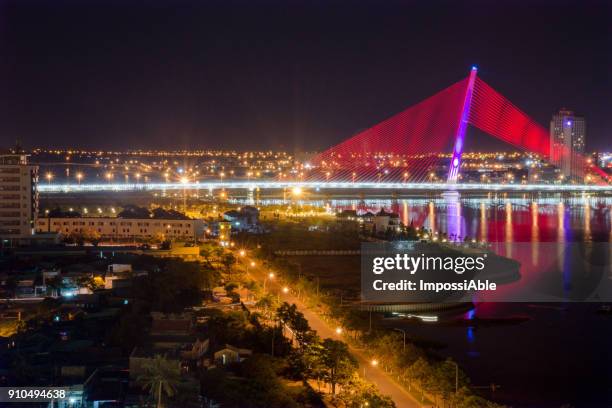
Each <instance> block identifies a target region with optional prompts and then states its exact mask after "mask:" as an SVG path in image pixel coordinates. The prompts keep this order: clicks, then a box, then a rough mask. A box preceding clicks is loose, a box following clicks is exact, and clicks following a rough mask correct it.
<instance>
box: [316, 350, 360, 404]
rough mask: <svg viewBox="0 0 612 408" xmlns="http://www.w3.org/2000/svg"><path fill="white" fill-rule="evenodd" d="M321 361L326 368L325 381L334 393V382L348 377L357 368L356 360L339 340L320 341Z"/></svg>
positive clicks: (345, 379) (336, 382)
mask: <svg viewBox="0 0 612 408" xmlns="http://www.w3.org/2000/svg"><path fill="white" fill-rule="evenodd" d="M322 346H323V353H322V355H321V363H322V364H323V366H324V367H325V369H326V373H325V379H326V382H328V383H329V384H331V387H332V394H334V395H335V394H336V384H338V383H342V382H345V381H347V380H348V379H350V378H351V377H352V375H353V373H354V372H355V369H356V368H357V361H356V360H355V358H354V357H353V356H352V355H351V354H350V353H349V349H348V346H347V345H346V343H343V342H341V341H339V340H333V339H325V340H323V343H322Z"/></svg>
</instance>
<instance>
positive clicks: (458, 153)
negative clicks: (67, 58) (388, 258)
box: [39, 67, 612, 192]
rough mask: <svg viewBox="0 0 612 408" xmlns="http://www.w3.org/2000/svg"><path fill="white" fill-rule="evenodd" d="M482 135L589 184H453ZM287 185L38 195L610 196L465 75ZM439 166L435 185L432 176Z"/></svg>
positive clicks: (94, 187) (600, 178)
mask: <svg viewBox="0 0 612 408" xmlns="http://www.w3.org/2000/svg"><path fill="white" fill-rule="evenodd" d="M468 126H473V127H475V128H477V129H479V130H481V131H482V132H484V133H486V134H488V135H490V136H492V137H493V138H496V139H498V140H501V141H502V142H504V143H506V144H508V145H511V146H513V147H514V148H515V149H518V150H521V151H524V152H529V153H532V154H534V155H535V156H537V157H538V158H539V159H541V160H544V161H549V162H552V163H558V162H560V161H561V160H563V159H564V158H566V157H569V156H570V155H571V159H572V160H574V161H576V162H578V163H579V165H578V166H576V167H577V168H579V169H582V172H581V173H580V174H577V175H575V176H577V178H578V179H583V178H584V175H585V172H586V171H588V172H589V177H590V178H591V180H594V181H595V183H591V184H588V185H582V184H512V183H509V184H492V183H461V182H460V181H461V180H460V178H461V176H460V169H461V159H462V153H463V148H464V143H465V137H466V130H467V128H468ZM300 166H301V168H300V169H298V171H297V173H296V174H295V175H294V176H293V179H282V180H247V181H244V180H235V179H234V180H232V179H225V180H223V179H221V180H210V179H206V180H204V179H202V180H200V181H196V182H189V183H144V184H143V183H136V184H134V183H132V184H123V183H115V184H113V183H100V184H64V185H62V184H46V185H40V186H39V188H40V190H41V191H42V192H61V191H100V190H114V191H122V190H160V189H161V190H163V189H208V190H215V189H219V188H227V189H233V188H235V189H250V190H252V189H256V188H260V189H279V188H293V187H303V188H312V189H392V190H507V191H512V190H518V191H610V190H611V189H612V187H611V186H610V185H608V184H607V183H606V182H605V180H607V175H606V174H605V173H604V172H603V171H602V170H601V169H599V168H598V167H596V166H592V165H588V166H589V167H587V162H586V160H585V158H584V157H583V156H582V155H581V154H578V153H576V152H572V151H570V150H569V149H567V148H563V147H561V148H555V149H554V151H553V149H551V144H550V137H549V132H548V130H547V129H545V128H544V127H543V126H541V125H540V124H538V123H536V122H535V121H534V120H532V119H531V118H530V117H529V116H527V114H525V113H524V112H523V111H521V110H520V109H518V108H517V107H516V106H515V105H514V104H512V102H510V101H509V100H508V99H506V98H505V97H504V96H503V95H501V94H500V93H499V92H497V91H495V90H494V89H493V88H492V87H490V86H489V85H488V84H487V83H485V82H484V81H483V80H481V79H480V78H479V77H478V76H477V69H476V67H473V68H472V69H471V71H470V74H469V75H468V77H467V78H465V79H463V80H461V81H459V82H457V83H455V84H453V85H451V86H449V87H447V88H446V89H443V90H441V91H440V92H438V93H436V94H435V95H433V96H431V97H429V98H427V99H425V100H423V101H421V102H419V103H417V104H416V105H413V106H411V107H409V108H407V109H405V110H403V111H401V112H399V113H397V114H395V115H393V116H391V117H390V118H388V119H386V120H384V121H382V122H380V123H378V124H376V125H374V126H373V127H371V128H369V129H367V130H364V131H362V132H359V133H358V134H356V135H354V136H352V137H350V138H349V139H347V140H345V141H344V142H342V143H340V144H338V145H335V146H333V147H330V148H329V149H327V150H326V151H324V152H322V153H320V154H318V155H317V156H316V157H314V158H313V159H312V160H311V161H310V162H308V163H303V164H301V165H300ZM441 166H447V168H448V170H447V172H446V176H445V177H444V179H443V180H440V179H439V178H437V177H436V178H435V179H434V178H433V177H432V175H433V174H434V173H433V171H434V169H439V168H440V167H441ZM458 181H459V182H458Z"/></svg>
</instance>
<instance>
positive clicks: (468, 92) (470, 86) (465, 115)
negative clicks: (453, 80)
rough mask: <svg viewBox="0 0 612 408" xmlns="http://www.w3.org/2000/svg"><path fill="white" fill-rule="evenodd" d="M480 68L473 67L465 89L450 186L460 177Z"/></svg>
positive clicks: (448, 180)
mask: <svg viewBox="0 0 612 408" xmlns="http://www.w3.org/2000/svg"><path fill="white" fill-rule="evenodd" d="M477 73H478V68H476V67H475V66H473V67H472V70H471V71H470V76H469V78H468V83H467V87H466V89H465V97H464V98H463V108H462V109H461V116H460V117H459V125H458V126H457V134H456V135H455V145H454V146H453V156H452V158H451V162H450V167H449V170H448V178H447V180H446V182H447V183H448V184H455V183H456V182H457V177H458V176H459V168H460V167H461V154H462V153H463V143H464V140H465V131H466V130H467V126H468V119H469V114H470V106H471V104H472V93H473V92H474V83H475V82H476V74H477Z"/></svg>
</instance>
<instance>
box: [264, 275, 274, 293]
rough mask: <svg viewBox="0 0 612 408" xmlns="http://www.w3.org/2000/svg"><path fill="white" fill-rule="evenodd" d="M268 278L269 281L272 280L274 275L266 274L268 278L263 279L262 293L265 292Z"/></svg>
mask: <svg viewBox="0 0 612 408" xmlns="http://www.w3.org/2000/svg"><path fill="white" fill-rule="evenodd" d="M268 278H269V279H270V280H272V279H274V274H273V273H272V272H270V273H269V274H268V276H267V277H266V278H265V279H264V283H263V290H264V292H265V291H266V282H267V281H268Z"/></svg>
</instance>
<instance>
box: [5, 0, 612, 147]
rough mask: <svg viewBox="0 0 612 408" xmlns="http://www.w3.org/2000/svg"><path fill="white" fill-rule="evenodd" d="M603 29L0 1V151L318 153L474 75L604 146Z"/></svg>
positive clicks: (468, 11)
mask: <svg viewBox="0 0 612 408" xmlns="http://www.w3.org/2000/svg"><path fill="white" fill-rule="evenodd" d="M611 21H612V3H611V2H606V1H599V2H595V1H574V2H570V1H552V0H551V1H526V0H525V1H518V0H515V1H477V2H476V1H458V0H457V1H449V2H445V1H421V2H410V1H401V2H400V1H386V0H385V1H381V0H377V1H364V2H358V1H348V0H347V1H342V2H336V1H329V0H328V1H313V0H305V1H290V0H284V1H278V2H272V1H256V0H245V1H228V0H222V1H211V0H206V1H204V0H202V1H192V2H188V1H177V0H174V1H167V2H160V1H128V0H122V1H116V2H113V1H82V0H79V1H62V0H53V1H37V2H34V1H27V0H20V1H15V2H8V1H1V2H0V95H2V98H0V145H4V146H7V145H12V144H13V143H14V141H15V140H16V139H20V140H21V141H22V144H24V145H25V146H26V147H82V148H100V149H126V148H131V149H135V148H170V149H175V148H177V149H178V148H181V149H182V148H208V147H210V148H234V149H238V150H246V149H251V148H254V149H255V148H256V149H273V150H281V149H285V150H290V151H292V150H294V149H295V150H310V149H322V148H326V147H328V146H330V145H332V144H335V143H337V142H339V141H341V140H343V139H344V138H347V137H349V136H351V135H352V134H354V133H355V132H357V131H359V130H362V129H365V128H368V127H370V126H372V125H373V124H375V123H377V122H379V121H380V120H382V119H384V118H386V117H388V116H390V115H392V114H394V113H396V112H398V111H401V110H403V109H405V108H406V107H408V106H410V105H412V104H414V103H416V102H418V101H420V100H421V99H423V98H425V97H427V96H429V95H431V94H433V93H435V92H437V91H439V90H441V89H443V88H445V87H446V86H448V85H450V84H452V83H454V82H456V81H458V80H460V79H461V78H462V77H464V76H466V75H467V74H468V71H469V68H470V66H471V65H473V64H476V65H478V66H479V75H480V77H481V78H482V79H483V80H485V81H486V82H487V83H489V84H490V85H491V86H493V87H494V88H495V89H497V90H498V91H500V92H501V93H503V94H504V95H505V96H506V97H508V98H509V99H510V100H512V101H513V102H514V104H515V105H517V106H518V107H520V108H521V109H523V110H524V111H526V112H527V113H529V114H530V115H531V116H532V117H533V118H534V119H535V120H537V121H538V122H540V123H541V124H543V125H544V126H546V127H548V122H549V120H550V115H551V114H552V113H553V112H554V111H555V110H557V109H558V108H559V107H561V106H567V107H568V108H571V109H573V110H575V111H576V112H578V113H580V114H583V115H585V116H586V117H587V121H588V122H587V126H588V135H587V148H589V149H597V148H604V149H608V150H612V143H611V141H612V80H611V77H612V23H611ZM483 146H486V145H483ZM468 147H469V145H468Z"/></svg>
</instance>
